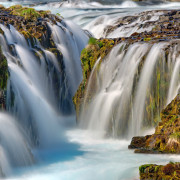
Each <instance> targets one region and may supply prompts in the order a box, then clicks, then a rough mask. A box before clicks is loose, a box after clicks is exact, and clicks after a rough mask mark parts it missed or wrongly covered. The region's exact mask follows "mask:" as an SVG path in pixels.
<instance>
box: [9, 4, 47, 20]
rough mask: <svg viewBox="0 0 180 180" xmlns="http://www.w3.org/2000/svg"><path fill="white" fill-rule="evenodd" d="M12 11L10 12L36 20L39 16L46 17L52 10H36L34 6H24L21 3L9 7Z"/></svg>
mask: <svg viewBox="0 0 180 180" xmlns="http://www.w3.org/2000/svg"><path fill="white" fill-rule="evenodd" d="M8 9H9V10H10V11H11V12H10V14H12V15H16V16H22V17H24V18H25V19H28V20H35V19H37V18H39V17H46V16H47V14H49V13H50V11H36V10H35V9H33V8H27V7H22V6H21V5H15V6H11V7H9V8H8Z"/></svg>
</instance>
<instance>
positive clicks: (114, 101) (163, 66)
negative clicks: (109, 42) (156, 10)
mask: <svg viewBox="0 0 180 180" xmlns="http://www.w3.org/2000/svg"><path fill="white" fill-rule="evenodd" d="M170 44H171V43H170ZM168 45H169V44H168V43H157V44H154V45H152V44H150V43H134V44H132V45H128V44H125V43H121V44H119V45H117V46H115V47H114V48H113V49H112V50H111V52H110V53H109V55H108V56H107V57H105V58H104V60H103V61H102V62H101V66H100V68H99V69H98V68H97V69H96V70H94V69H93V71H92V72H91V75H90V77H91V78H89V81H88V85H87V87H88V88H87V89H86V92H85V97H86V98H84V99H85V100H84V104H85V105H84V106H83V107H82V110H81V114H80V126H81V127H85V128H87V129H90V130H92V131H94V130H96V131H98V132H99V134H100V136H109V135H111V136H115V137H122V138H131V137H132V136H135V135H141V134H142V133H143V130H144V128H145V127H146V128H148V127H149V128H150V127H152V126H153V125H155V124H157V123H158V122H159V121H160V111H161V110H162V109H163V108H164V107H165V104H166V101H167V96H168V92H170V91H171V89H172V86H173V90H175V91H177V88H178V87H179V84H178V81H179V58H177V57H175V56H174V52H175V51H176V48H177V47H176V45H173V43H172V44H171V46H172V47H171V48H170V49H169V51H168V57H167V56H166V55H165V49H166V48H167V47H168ZM172 61H174V63H172ZM97 62H98V60H97ZM94 68H95V67H94ZM172 69H174V70H173V71H172ZM172 79H173V80H172ZM170 81H171V83H170ZM172 81H173V82H172ZM174 81H175V82H174ZM92 86H93V87H92ZM94 86H95V87H94ZM174 86H175V87H174ZM91 88H94V89H95V91H93V93H92V92H91ZM94 89H93V90H94ZM87 97H91V100H90V102H88V101H87ZM172 99H173V96H171V98H170V100H172Z"/></svg>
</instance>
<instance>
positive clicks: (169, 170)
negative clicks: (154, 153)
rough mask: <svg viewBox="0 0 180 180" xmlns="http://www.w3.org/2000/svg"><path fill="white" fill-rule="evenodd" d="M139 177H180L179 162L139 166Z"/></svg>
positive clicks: (143, 179)
mask: <svg viewBox="0 0 180 180" xmlns="http://www.w3.org/2000/svg"><path fill="white" fill-rule="evenodd" d="M139 169H140V171H139V174H140V179H141V180H146V179H162V180H169V179H173V180H178V179H180V163H169V164H167V165H165V166H162V165H156V164H151V165H149V164H147V165H142V166H140V167H139Z"/></svg>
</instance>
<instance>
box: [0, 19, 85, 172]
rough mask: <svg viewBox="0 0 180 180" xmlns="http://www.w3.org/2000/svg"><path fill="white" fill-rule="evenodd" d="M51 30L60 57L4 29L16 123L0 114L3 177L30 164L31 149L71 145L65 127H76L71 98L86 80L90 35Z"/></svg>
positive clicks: (72, 28)
mask: <svg viewBox="0 0 180 180" xmlns="http://www.w3.org/2000/svg"><path fill="white" fill-rule="evenodd" d="M49 26H50V28H51V32H52V35H53V38H54V42H55V44H56V45H57V47H58V49H59V50H60V51H59V56H57V54H56V56H55V54H54V53H53V52H51V51H50V49H45V48H44V47H43V44H41V43H40V42H39V41H38V40H37V39H36V40H34V43H35V44H31V43H30V42H28V41H27V40H26V39H25V38H24V36H23V35H22V34H20V33H19V32H18V31H17V30H16V29H15V28H14V27H13V26H12V25H9V28H8V27H6V26H4V25H2V24H1V25H0V28H1V29H2V30H3V31H4V36H3V35H0V44H1V48H2V52H3V54H4V55H5V57H6V59H7V61H8V71H9V79H8V85H7V93H6V94H7V102H6V104H7V105H6V106H7V107H6V109H7V111H8V113H9V114H11V116H13V117H14V118H15V119H16V120H14V119H13V118H11V117H10V116H9V115H4V114H2V113H0V138H1V142H0V150H1V152H0V153H1V155H2V157H1V160H0V168H1V170H2V172H1V173H0V174H1V175H7V174H8V172H10V169H11V166H12V167H14V166H19V165H28V164H31V163H32V162H33V161H34V160H33V154H32V150H33V148H40V149H49V148H53V147H56V148H60V149H61V148H63V147H64V146H66V144H68V141H67V139H66V137H65V129H66V125H69V124H71V125H73V124H74V122H73V121H74V120H75V119H74V118H72V117H71V118H68V116H72V115H73V116H74V106H73V103H72V97H73V95H74V93H75V91H76V89H77V87H78V85H79V83H80V81H81V79H82V74H81V73H82V71H81V64H80V53H81V50H82V49H83V48H84V47H85V45H86V43H87V41H88V37H87V35H86V34H85V33H84V31H82V30H80V29H79V28H78V27H77V26H76V25H74V24H73V23H70V22H63V21H62V22H61V23H58V25H51V24H50V23H49ZM57 51H58V50H57ZM61 53H62V55H61ZM17 124H21V127H20V128H19V125H17ZM6 129H11V130H10V131H9V132H7V133H6V132H5V131H6ZM24 132H26V133H24ZM5 166H7V168H6V167H5ZM8 169H9V171H8Z"/></svg>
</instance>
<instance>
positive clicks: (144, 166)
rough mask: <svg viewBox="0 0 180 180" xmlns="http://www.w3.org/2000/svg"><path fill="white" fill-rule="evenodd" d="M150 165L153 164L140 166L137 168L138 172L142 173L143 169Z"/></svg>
mask: <svg viewBox="0 0 180 180" xmlns="http://www.w3.org/2000/svg"><path fill="white" fill-rule="evenodd" d="M152 165H153V164H145V165H142V166H140V167H139V172H140V173H144V171H145V169H146V168H147V167H150V166H152Z"/></svg>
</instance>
